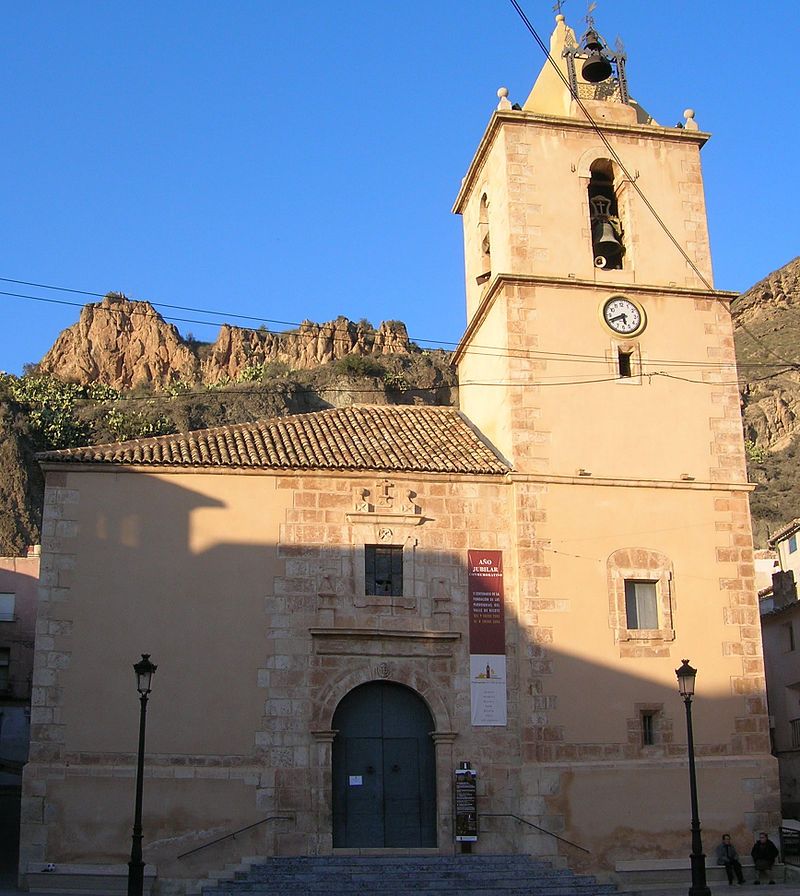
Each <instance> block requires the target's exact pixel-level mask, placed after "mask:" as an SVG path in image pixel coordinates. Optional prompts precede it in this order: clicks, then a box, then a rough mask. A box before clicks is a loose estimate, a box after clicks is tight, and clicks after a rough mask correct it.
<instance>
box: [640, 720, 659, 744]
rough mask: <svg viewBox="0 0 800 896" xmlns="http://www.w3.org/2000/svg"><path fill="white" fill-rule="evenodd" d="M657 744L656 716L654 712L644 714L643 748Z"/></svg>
mask: <svg viewBox="0 0 800 896" xmlns="http://www.w3.org/2000/svg"><path fill="white" fill-rule="evenodd" d="M655 742H656V714H655V713H654V712H643V713H642V746H643V747H652V746H653V744H654V743H655Z"/></svg>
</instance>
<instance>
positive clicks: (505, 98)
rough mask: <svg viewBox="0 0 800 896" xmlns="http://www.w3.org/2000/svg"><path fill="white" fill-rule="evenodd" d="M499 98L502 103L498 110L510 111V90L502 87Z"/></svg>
mask: <svg viewBox="0 0 800 896" xmlns="http://www.w3.org/2000/svg"><path fill="white" fill-rule="evenodd" d="M497 95H498V97H500V102H499V103H498V104H497V108H498V109H510V108H511V103H510V102H509V99H508V88H507V87H500V88H499V89H498V91H497Z"/></svg>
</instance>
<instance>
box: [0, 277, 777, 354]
mask: <svg viewBox="0 0 800 896" xmlns="http://www.w3.org/2000/svg"><path fill="white" fill-rule="evenodd" d="M9 280H10V278H6V277H0V281H6V282H8V281H9ZM14 282H17V283H30V281H21V280H18V281H14ZM30 285H34V284H30ZM42 288H45V289H55V290H60V291H63V292H76V293H82V294H84V295H93V296H103V297H105V296H104V295H103V294H101V293H93V292H89V291H87V290H74V289H70V288H69V287H55V286H42ZM0 296H8V297H11V298H17V299H25V300H28V301H33V302H42V303H46V304H55V305H65V306H67V307H74V308H84V307H85V305H84V304H82V303H80V302H70V301H68V300H66V299H55V298H50V297H46V296H33V295H28V294H25V293H15V292H8V291H4V290H0ZM128 301H129V303H131V304H133V303H137V302H142V303H144V304H148V305H149V306H150V307H151V308H154V307H155V306H158V307H167V308H177V309H181V310H187V311H196V310H200V309H193V308H187V307H185V306H181V305H168V304H166V303H161V302H159V303H154V302H148V301H146V300H141V299H129V300H128ZM100 310H102V311H105V312H107V313H109V314H119V315H125V316H130V315H134V314H139V315H143V316H150V312H149V311H148V310H145V309H142V310H140V309H137V308H132V309H124V310H123V309H121V308H113V307H111V308H108V307H104V306H96V307H95V311H100ZM201 313H203V314H222V313H223V312H216V311H214V312H211V311H202V310H201ZM159 316H161V315H159ZM230 316H233V317H240V318H245V317H247V315H230ZM250 319H252V320H262V318H250ZM162 320H165V321H169V322H171V323H186V324H195V325H200V326H219V327H221V326H223V325H224V322H223V323H218V322H214V321H203V320H197V319H194V318H186V317H175V316H172V315H165V316H163V317H162ZM263 320H267V319H266V318H264V319H263ZM270 322H271V323H283V324H287V325H291V326H297V327H300V326H302V324H293V323H291V322H288V321H274V320H273V321H270ZM237 329H240V330H243V331H245V332H249V333H256V334H259V335H269V336H273V337H275V338H278V339H281V338H286V339H300V338H314V339H316V338H317V337H318V335H319V334H318V332H309V331H306V332H291V331H274V330H265V329H260V328H259V329H256V328H253V327H237ZM332 338H333V340H334V341H336V337H332ZM409 340H410V341H412V342H415V343H419V342H427V343H429V344H436V345H455V344H456V343H447V342H443V341H439V340H433V339H427V340H423V339H412V338H411V337H409ZM339 341H340V342H344V341H345V340H342V339H340V340H339ZM347 345H348V346H349V345H350V343H349V342H348V343H347ZM465 355H470V356H472V357H491V358H511V359H516V360H525V359H535V360H547V361H554V362H557V361H572V362H578V363H587V364H603V365H607V364H608V358H607V357H605V356H601V355H583V354H577V353H571V352H553V351H540V350H537V349H510V350H502V349H499V348H495V347H492V346H482V345H476V346H474V347H473V348H471V349H469V350H467V351H466V352H465ZM647 362H648V363H650V364H667V365H671V366H675V367H689V368H702V369H714V368H719V369H730V368H732V367H734V364H735V362H733V361H730V362H725V361H720V362H715V361H710V360H702V361H690V360H688V359H677V358H647ZM782 363H784V364H788V365H790V366H791V363H790V362H782ZM737 366H738V368H739V369H740V370H741V369H743V368H745V367H747V368H755V369H760V368H761V367H767V368H770V367H773V366H774V364H769V363H767V362H749V363H748V362H745V363H742V364H739V365H737Z"/></svg>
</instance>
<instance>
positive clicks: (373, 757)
mask: <svg viewBox="0 0 800 896" xmlns="http://www.w3.org/2000/svg"><path fill="white" fill-rule="evenodd" d="M434 727H435V726H434V722H433V718H432V717H431V713H430V711H429V709H428V707H427V706H426V704H425V702H424V701H423V700H422V698H421V697H420V696H419V695H418V694H417V693H416V692H414V691H412V690H411V689H410V688H407V687H404V686H403V685H399V684H394V683H392V682H387V681H371V682H367V683H366V684H362V685H360V686H359V687H357V688H354V689H353V690H352V691H350V693H349V694H347V695H346V696H345V697H344V698H343V699H342V701H341V702H340V703H339V705H338V707H337V708H336V712H335V713H334V716H333V729H334V730H335V731H336V732H337V734H336V737H335V739H334V741H333V756H332V766H333V846H334V848H349V849H354V848H368V847H372V848H380V847H385V848H392V847H405V848H418V847H432V846H436V757H435V751H434V743H433V738H432V737H431V733H432V732H433V730H434Z"/></svg>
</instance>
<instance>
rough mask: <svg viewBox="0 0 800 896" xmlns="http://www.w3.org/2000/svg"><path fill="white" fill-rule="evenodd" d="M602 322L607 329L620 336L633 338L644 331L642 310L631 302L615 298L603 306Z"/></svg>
mask: <svg viewBox="0 0 800 896" xmlns="http://www.w3.org/2000/svg"><path fill="white" fill-rule="evenodd" d="M603 320H604V321H605V322H606V323H607V324H608V326H609V327H611V329H612V330H613V331H614V332H615V333H619V334H620V335H622V336H633V335H634V334H636V333H640V332H641V331H642V330H643V329H644V325H645V316H644V310H643V309H642V308H640V307H639V306H638V305H636V304H635V303H634V302H631V300H630V299H623V298H620V297H619V296H617V297H616V298H613V299H609V300H608V301H607V302H606V303H605V305H603Z"/></svg>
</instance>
